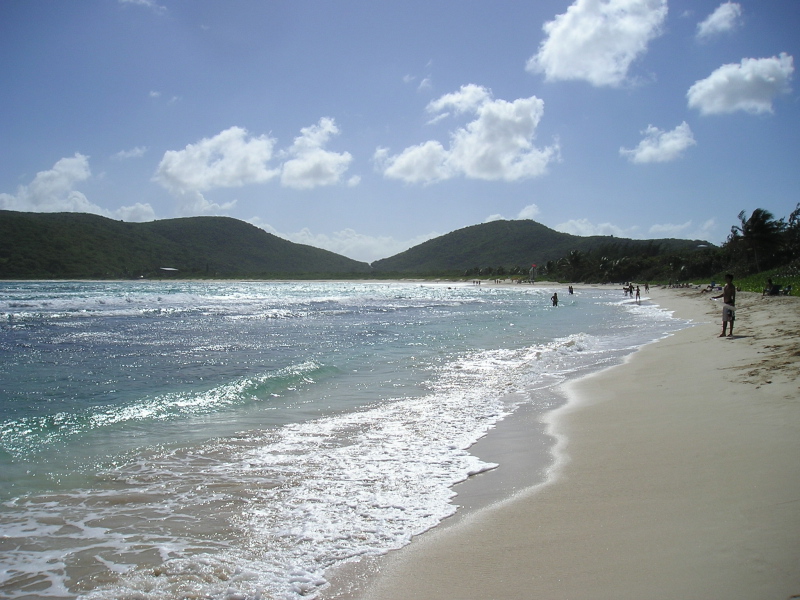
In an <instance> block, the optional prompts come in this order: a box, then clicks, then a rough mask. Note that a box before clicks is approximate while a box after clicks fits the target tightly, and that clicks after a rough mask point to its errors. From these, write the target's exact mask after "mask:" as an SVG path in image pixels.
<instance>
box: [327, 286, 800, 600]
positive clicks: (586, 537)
mask: <svg viewBox="0 0 800 600" xmlns="http://www.w3.org/2000/svg"><path fill="white" fill-rule="evenodd" d="M650 295H651V297H652V298H653V301H654V302H656V303H657V304H660V305H661V306H663V307H664V308H667V309H670V310H673V311H675V315H676V316H678V317H681V318H686V319H691V320H692V321H694V323H695V325H694V326H693V327H690V328H688V329H685V330H682V331H680V332H678V333H676V334H674V335H672V336H670V337H669V338H667V339H665V340H662V341H659V342H657V343H654V344H650V345H648V346H645V347H644V348H642V349H641V350H639V351H638V352H636V353H634V354H633V355H631V357H629V359H628V360H627V361H626V362H625V363H624V364H622V365H618V366H615V367H612V368H610V369H606V370H604V371H602V372H600V373H597V374H594V375H591V376H588V377H584V378H582V379H580V380H577V381H574V382H571V383H569V384H566V385H565V386H563V388H562V390H561V391H562V393H563V394H565V396H566V399H567V402H566V404H564V405H563V406H562V407H561V408H559V409H557V410H554V411H552V412H550V413H548V414H547V415H546V416H545V418H544V422H543V424H542V425H543V426H544V427H545V428H546V430H547V432H548V433H549V434H550V435H552V436H553V437H554V438H555V439H556V440H557V442H556V449H555V453H554V455H553V457H552V460H550V461H549V463H547V464H543V463H542V461H541V459H540V457H539V453H534V454H536V457H534V455H533V454H526V452H525V451H522V452H515V453H509V454H508V457H509V459H511V460H513V461H515V462H516V461H520V462H521V463H522V466H523V467H524V466H525V461H528V460H530V468H531V469H532V470H538V471H540V472H542V476H543V477H544V482H543V483H541V484H538V485H531V482H529V481H527V482H524V486H527V487H524V486H523V487H524V489H522V490H518V489H517V488H516V486H514V485H509V484H504V485H505V486H506V488H504V490H505V491H504V493H505V494H506V495H508V496H510V497H509V498H507V499H506V500H503V501H500V502H495V503H494V504H492V505H490V506H488V507H484V508H480V502H479V501H476V502H477V504H475V506H476V507H477V508H476V510H473V511H472V512H470V513H469V514H467V516H464V517H460V518H459V519H456V520H455V521H454V522H453V523H451V524H450V525H448V526H445V527H438V528H436V529H435V530H433V531H431V532H429V533H426V534H424V535H422V536H420V537H419V538H417V539H415V540H414V541H413V542H412V543H411V544H410V545H409V546H407V547H405V548H403V549H401V550H399V551H397V552H394V553H391V554H389V555H388V556H385V557H381V558H379V559H377V560H372V561H370V562H369V564H368V565H367V567H368V568H364V567H365V566H364V565H361V567H356V568H354V569H353V570H352V573H350V574H349V576H350V577H351V581H350V583H351V584H354V585H355V587H354V588H353V587H352V586H342V585H341V581H342V580H343V579H347V577H348V573H347V572H346V571H345V572H343V573H340V577H339V581H340V584H339V585H333V586H332V587H331V589H330V590H328V593H326V594H324V597H326V598H344V597H352V598H358V599H361V600H373V599H375V600H377V599H380V600H393V599H398V600H399V599H403V600H410V599H431V598H445V599H464V600H469V599H475V600H478V599H480V600H487V599H491V598H505V599H508V598H532V599H536V598H542V599H546V600H552V599H559V598H570V599H583V598H585V599H592V600H598V599H606V598H607V599H625V598H631V599H633V598H636V599H637V600H640V599H642V598H648V599H658V598H664V599H670V600H673V599H675V598H725V600H731V599H737V598H741V599H743V600H744V599H747V600H752V599H759V598H765V599H766V598H776V599H788V598H791V597H794V596H798V597H800V385H799V384H798V381H800V299H798V298H783V297H778V298H774V297H767V298H762V297H761V296H760V295H758V294H746V293H740V294H739V299H738V302H737V308H738V310H737V321H736V328H735V335H734V337H733V338H719V337H717V336H718V335H719V332H720V330H721V326H720V317H719V314H720V311H721V306H720V305H719V303H715V302H713V301H711V300H710V299H709V298H708V295H703V294H700V293H699V292H697V291H695V290H661V289H655V290H651V294H650ZM520 422H523V421H520ZM509 431H516V432H517V433H516V435H518V434H519V427H516V428H514V427H512V428H510V429H509ZM493 433H494V432H493ZM491 435H493V434H490V436H491ZM499 435H502V433H500V434H499ZM495 446H496V447H497V441H495ZM502 446H503V444H502V443H501V444H499V447H502ZM490 452H491V450H490ZM479 455H481V454H480V453H479ZM528 456H529V457H530V458H528ZM548 465H549V466H548ZM515 467H516V468H517V470H518V472H521V471H524V468H523V469H522V470H520V469H519V467H520V464H515ZM365 571H367V572H369V571H372V572H373V575H372V576H370V577H366V578H365V576H364V572H365ZM356 573H358V574H356ZM348 588H349V589H348Z"/></svg>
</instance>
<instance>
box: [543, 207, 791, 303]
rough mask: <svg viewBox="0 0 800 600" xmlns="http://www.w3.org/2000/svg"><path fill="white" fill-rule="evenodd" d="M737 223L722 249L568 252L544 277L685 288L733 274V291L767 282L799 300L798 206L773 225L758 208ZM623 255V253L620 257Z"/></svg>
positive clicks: (742, 214) (767, 214)
mask: <svg viewBox="0 0 800 600" xmlns="http://www.w3.org/2000/svg"><path fill="white" fill-rule="evenodd" d="M737 218H738V223H737V224H735V225H733V226H732V227H731V233H730V235H729V236H728V238H727V240H726V241H725V243H724V244H723V245H722V246H720V247H716V246H711V245H701V246H700V247H697V248H695V249H692V250H684V251H677V252H673V251H667V252H662V253H658V254H651V255H649V256H647V255H642V254H641V253H640V254H633V253H630V252H627V251H625V250H624V249H621V248H620V247H617V248H599V249H598V250H597V251H593V252H588V253H581V252H580V251H577V250H575V251H572V252H570V253H569V254H567V255H566V256H564V257H562V258H561V259H559V260H558V261H549V262H548V263H547V264H546V265H545V266H544V269H542V270H540V274H541V275H542V276H546V277H548V278H551V279H554V280H557V281H589V282H622V281H632V280H635V281H664V282H667V281H672V282H676V283H677V282H685V281H691V280H696V279H698V278H707V279H716V280H717V281H721V280H722V279H723V275H724V273H727V272H730V273H733V274H734V275H735V277H736V282H737V285H739V286H740V287H742V288H743V289H749V290H750V291H759V292H760V291H762V289H763V287H764V283H765V282H766V280H767V278H772V280H773V282H774V284H775V285H780V286H781V288H782V289H783V288H785V287H788V286H792V291H793V294H797V292H798V288H797V282H798V280H800V204H798V206H797V208H795V210H794V211H793V212H792V213H791V214H790V215H789V216H788V217H787V218H781V219H776V218H775V216H774V215H773V214H772V213H770V212H769V211H767V210H764V209H761V208H757V209H756V210H754V211H753V212H752V213H751V214H750V215H749V216H748V214H747V212H746V211H742V212H740V213H739V215H738V217H737ZM620 250H622V251H620Z"/></svg>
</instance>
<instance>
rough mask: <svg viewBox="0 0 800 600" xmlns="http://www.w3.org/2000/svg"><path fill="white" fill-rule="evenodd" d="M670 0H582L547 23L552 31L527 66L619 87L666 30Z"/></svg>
mask: <svg viewBox="0 0 800 600" xmlns="http://www.w3.org/2000/svg"><path fill="white" fill-rule="evenodd" d="M666 16H667V1H666V0H576V1H575V2H574V3H573V4H572V5H571V6H570V7H569V8H568V9H567V12H565V13H564V14H560V15H558V16H556V18H555V19H554V20H552V21H549V22H547V23H545V24H544V26H543V27H542V29H544V32H545V34H546V35H547V37H546V39H545V40H544V41H543V42H542V43H541V44H540V46H539V51H538V52H537V53H536V54H535V55H534V56H532V57H531V58H530V59H529V60H528V63H527V65H526V69H527V70H528V71H529V72H531V73H544V75H545V79H547V80H548V81H557V80H585V81H588V82H589V83H591V84H592V85H595V86H606V85H607V86H619V85H621V84H622V83H623V82H624V81H625V80H626V78H627V75H628V69H629V68H630V66H631V64H632V63H633V61H634V60H636V59H637V58H638V57H640V56H642V55H643V54H644V53H645V52H646V50H647V44H648V43H649V42H650V41H651V40H653V39H655V38H656V37H658V36H659V35H661V26H662V24H663V22H664V20H665V18H666Z"/></svg>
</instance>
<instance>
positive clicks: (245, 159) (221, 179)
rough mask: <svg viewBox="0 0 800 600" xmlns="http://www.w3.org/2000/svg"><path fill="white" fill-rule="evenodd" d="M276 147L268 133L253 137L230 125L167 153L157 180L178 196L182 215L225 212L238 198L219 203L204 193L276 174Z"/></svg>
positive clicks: (256, 180) (260, 181)
mask: <svg viewBox="0 0 800 600" xmlns="http://www.w3.org/2000/svg"><path fill="white" fill-rule="evenodd" d="M274 147H275V140H274V139H272V138H270V137H268V136H266V135H262V136H259V137H250V136H249V134H248V133H247V131H246V130H245V129H242V128H241V127H230V128H229V129H226V130H225V131H222V132H220V133H218V134H217V135H215V136H214V137H211V138H203V139H202V140H200V141H199V142H197V143H196V144H188V145H187V146H186V148H184V149H183V150H168V151H167V152H165V153H164V157H163V158H162V159H161V163H160V164H159V165H158V169H157V170H156V174H155V177H154V179H155V181H157V182H158V183H160V184H161V185H162V186H164V187H165V188H167V189H168V190H169V191H170V192H171V193H172V194H173V195H174V196H175V197H176V198H177V199H178V212H179V213H180V214H182V215H197V214H210V213H216V212H224V211H226V210H229V209H230V208H232V207H233V206H234V204H235V201H234V202H228V203H226V204H222V205H220V204H216V203H214V202H210V201H208V200H206V198H205V197H204V196H203V193H202V192H204V191H207V190H211V189H214V188H220V187H240V186H243V185H246V184H250V183H262V182H265V181H269V180H270V179H273V178H274V177H277V176H278V174H279V173H280V170H279V169H275V168H271V167H270V166H269V162H270V161H271V160H272V157H273V150H274Z"/></svg>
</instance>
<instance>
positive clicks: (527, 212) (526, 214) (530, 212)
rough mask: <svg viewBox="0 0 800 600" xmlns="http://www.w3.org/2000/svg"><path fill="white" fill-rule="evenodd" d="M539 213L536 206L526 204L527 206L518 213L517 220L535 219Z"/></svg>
mask: <svg viewBox="0 0 800 600" xmlns="http://www.w3.org/2000/svg"><path fill="white" fill-rule="evenodd" d="M540 212H541V211H540V210H539V207H538V206H536V205H535V204H528V206H526V207H525V208H523V209H522V210H521V211H519V214H518V215H517V219H535V218H536V217H538V216H539V213H540Z"/></svg>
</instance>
